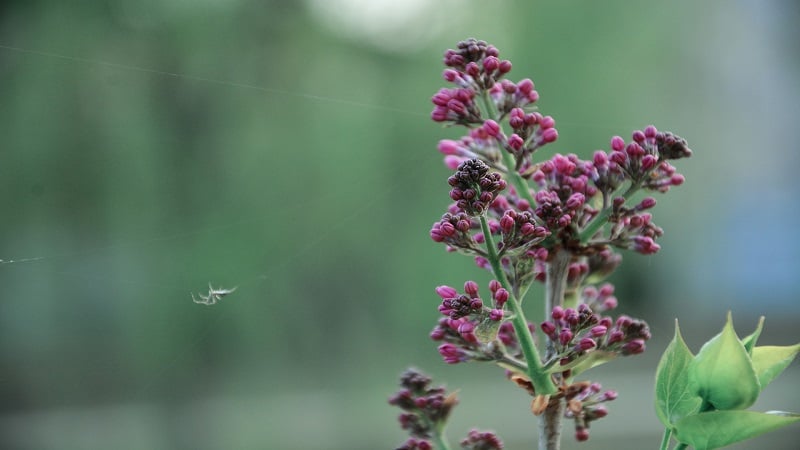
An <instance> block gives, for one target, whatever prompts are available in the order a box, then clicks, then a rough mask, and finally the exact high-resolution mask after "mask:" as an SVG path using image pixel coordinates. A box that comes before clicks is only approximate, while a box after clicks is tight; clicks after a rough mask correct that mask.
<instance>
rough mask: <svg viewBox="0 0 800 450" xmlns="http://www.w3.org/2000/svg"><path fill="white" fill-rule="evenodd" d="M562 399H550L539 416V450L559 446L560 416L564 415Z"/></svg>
mask: <svg viewBox="0 0 800 450" xmlns="http://www.w3.org/2000/svg"><path fill="white" fill-rule="evenodd" d="M564 407H565V404H564V400H563V399H559V400H558V401H552V402H550V403H549V404H548V405H547V409H545V410H544V413H543V414H542V415H541V416H540V417H539V450H559V449H560V448H561V417H562V416H563V415H564Z"/></svg>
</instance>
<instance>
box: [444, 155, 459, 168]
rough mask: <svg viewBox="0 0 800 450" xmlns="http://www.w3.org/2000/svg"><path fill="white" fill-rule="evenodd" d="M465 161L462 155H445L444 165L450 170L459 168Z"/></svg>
mask: <svg viewBox="0 0 800 450" xmlns="http://www.w3.org/2000/svg"><path fill="white" fill-rule="evenodd" d="M462 162H464V158H462V157H460V156H454V155H447V156H445V157H444V165H445V166H446V167H447V168H448V169H450V170H456V169H458V166H459V164H461V163H462Z"/></svg>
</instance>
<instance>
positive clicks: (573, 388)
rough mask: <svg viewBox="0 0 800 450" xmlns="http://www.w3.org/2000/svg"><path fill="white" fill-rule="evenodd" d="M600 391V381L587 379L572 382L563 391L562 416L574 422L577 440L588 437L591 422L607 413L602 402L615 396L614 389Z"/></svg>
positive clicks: (583, 439) (584, 439)
mask: <svg viewBox="0 0 800 450" xmlns="http://www.w3.org/2000/svg"><path fill="white" fill-rule="evenodd" d="M601 391H602V386H600V383H590V382H588V381H580V382H577V383H574V384H572V385H570V386H569V387H568V388H566V389H565V390H564V391H563V395H564V399H565V400H566V403H567V408H566V410H565V411H564V417H566V418H567V419H572V420H573V421H574V422H575V439H576V440H577V441H586V440H588V439H589V426H590V424H591V422H592V421H594V420H597V419H602V418H603V417H605V416H607V415H608V409H606V407H605V405H603V403H605V402H609V401H612V400H614V399H616V398H617V392H616V391H611V390H609V391H604V392H601Z"/></svg>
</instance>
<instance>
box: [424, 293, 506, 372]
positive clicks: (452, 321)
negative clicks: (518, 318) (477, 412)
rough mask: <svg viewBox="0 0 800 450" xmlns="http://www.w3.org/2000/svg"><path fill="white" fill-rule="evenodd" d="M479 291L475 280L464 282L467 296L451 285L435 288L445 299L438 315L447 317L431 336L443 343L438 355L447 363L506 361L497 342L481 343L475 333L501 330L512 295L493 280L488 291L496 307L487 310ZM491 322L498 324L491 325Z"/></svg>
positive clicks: (487, 340) (484, 341) (485, 341)
mask: <svg viewBox="0 0 800 450" xmlns="http://www.w3.org/2000/svg"><path fill="white" fill-rule="evenodd" d="M478 289H479V288H478V284H477V283H475V282H474V281H467V282H466V283H464V292H465V293H464V294H459V293H458V291H457V290H456V289H455V288H452V287H450V286H439V287H437V288H436V293H437V294H438V295H439V297H441V299H442V303H441V304H440V305H439V312H440V313H442V314H444V315H445V316H446V317H443V318H442V319H440V320H439V323H438V324H437V325H436V327H435V328H434V329H433V331H431V334H430V336H431V339H433V340H434V341H443V343H442V344H441V345H439V354H440V355H442V358H443V359H444V361H445V362H446V363H448V364H457V363H460V362H466V361H470V360H472V361H495V360H502V359H503V353H502V351H501V349H500V348H499V346H498V345H497V343H496V342H494V339H493V338H492V339H486V338H484V339H483V342H482V340H481V339H479V337H478V336H477V335H476V331H479V330H480V329H482V328H488V329H490V330H497V329H499V327H500V326H501V325H500V321H501V320H502V319H503V317H504V315H505V311H504V307H505V304H506V302H507V301H508V298H509V293H508V291H506V290H505V289H504V288H502V287H501V286H500V283H498V282H497V281H496V280H492V281H491V282H490V283H489V290H490V291H491V294H492V296H491V298H492V304H493V305H492V307H488V306H486V305H485V304H484V301H483V300H482V299H481V298H480V296H479V294H478ZM492 323H494V324H495V325H494V326H492V325H491V324H492ZM487 324H488V326H487Z"/></svg>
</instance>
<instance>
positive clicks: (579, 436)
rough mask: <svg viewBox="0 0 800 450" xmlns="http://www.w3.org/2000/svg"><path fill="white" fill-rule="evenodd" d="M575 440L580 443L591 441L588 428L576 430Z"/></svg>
mask: <svg viewBox="0 0 800 450" xmlns="http://www.w3.org/2000/svg"><path fill="white" fill-rule="evenodd" d="M575 440H576V441H578V442H585V441H588V440H589V429H588V428H575Z"/></svg>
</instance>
